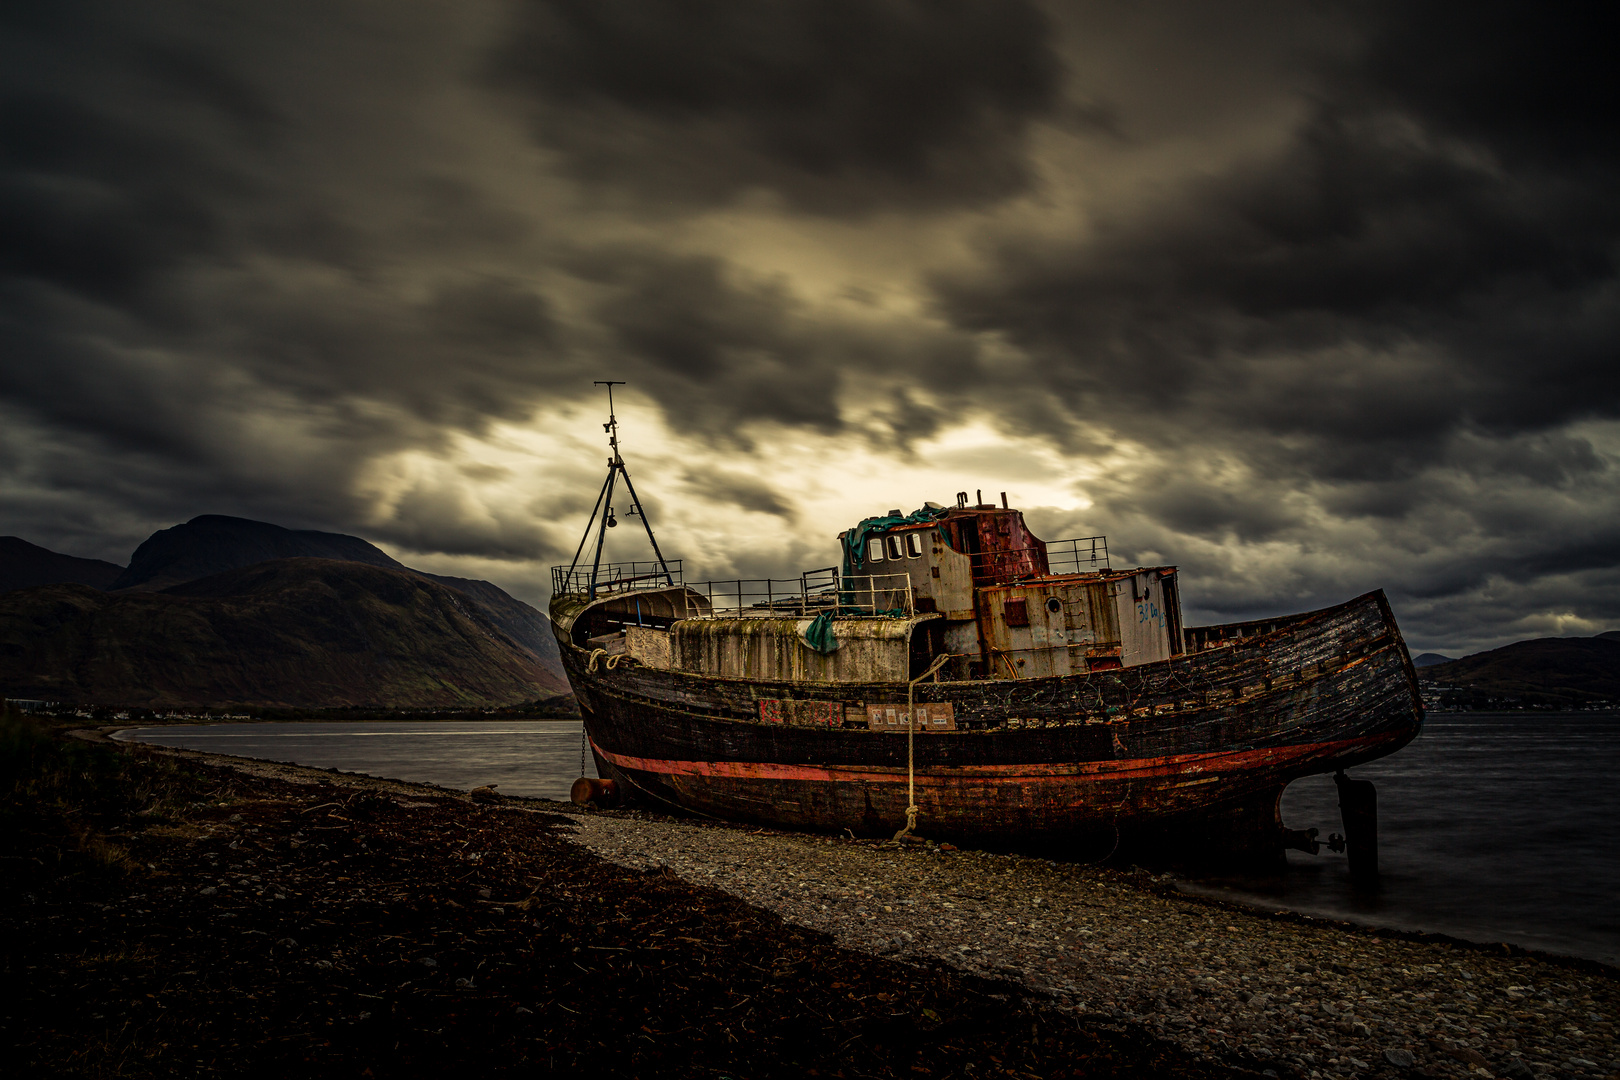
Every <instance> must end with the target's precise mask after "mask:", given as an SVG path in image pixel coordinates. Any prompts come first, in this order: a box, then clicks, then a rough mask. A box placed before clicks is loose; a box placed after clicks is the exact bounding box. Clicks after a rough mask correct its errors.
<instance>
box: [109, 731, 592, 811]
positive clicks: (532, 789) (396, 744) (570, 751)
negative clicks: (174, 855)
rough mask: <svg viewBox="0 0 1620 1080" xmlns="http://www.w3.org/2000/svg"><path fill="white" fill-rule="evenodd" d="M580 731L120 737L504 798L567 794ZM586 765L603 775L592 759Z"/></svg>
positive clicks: (575, 765)
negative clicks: (486, 791) (485, 788)
mask: <svg viewBox="0 0 1620 1080" xmlns="http://www.w3.org/2000/svg"><path fill="white" fill-rule="evenodd" d="M580 730H581V729H580V723H579V721H578V720H508V721H502V722H500V723H489V724H485V723H474V722H468V721H451V722H445V721H419V722H415V723H403V724H395V723H381V722H376V723H373V722H358V723H347V724H317V723H292V724H199V725H196V726H191V725H187V726H184V727H146V728H131V729H129V730H127V731H122V732H119V734H118V736H117V737H118V738H120V739H130V740H134V741H136V742H144V743H152V744H153V745H155V746H177V747H182V748H184V749H186V750H202V751H206V752H207V753H210V754H232V755H235V756H236V757H249V758H260V759H262V760H264V761H286V762H291V763H293V764H295V765H309V766H313V767H315V768H317V769H338V770H340V771H342V772H352V773H362V774H364V775H366V776H380V777H385V778H388V779H392V780H407V781H410V782H411V783H414V784H438V785H439V786H440V787H447V788H456V789H459V790H462V791H468V790H471V789H472V788H475V787H478V786H479V785H480V784H496V785H499V790H500V792H501V794H502V795H519V796H523V797H525V798H531V799H566V798H568V789H569V787H570V786H571V785H572V784H573V782H574V781H575V780H576V779H578V778H579V757H580V755H579V742H580ZM586 768H587V769H588V770H590V771H589V772H588V773H587V775H589V776H595V775H596V766H595V764H594V763H592V762H590V761H589V760H588V759H587V762H586Z"/></svg>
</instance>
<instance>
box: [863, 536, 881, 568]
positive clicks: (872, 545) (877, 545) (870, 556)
mask: <svg viewBox="0 0 1620 1080" xmlns="http://www.w3.org/2000/svg"><path fill="white" fill-rule="evenodd" d="M866 561H867V562H882V561H883V537H881V536H874V537H872V539H870V540H868V541H867V542H866Z"/></svg>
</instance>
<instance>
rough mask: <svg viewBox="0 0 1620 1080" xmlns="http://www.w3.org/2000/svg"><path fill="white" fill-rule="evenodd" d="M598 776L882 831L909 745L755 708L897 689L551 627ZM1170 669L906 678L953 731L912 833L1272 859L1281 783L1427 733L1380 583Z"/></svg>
mask: <svg viewBox="0 0 1620 1080" xmlns="http://www.w3.org/2000/svg"><path fill="white" fill-rule="evenodd" d="M556 629H557V635H558V639H559V643H560V645H561V650H562V655H563V661H564V664H565V666H566V667H567V670H568V676H569V679H570V681H571V682H572V684H573V686H574V689H575V692H576V695H577V696H578V698H579V701H580V705H581V709H582V712H583V715H584V719H585V728H586V732H587V733H588V735H589V738H590V742H591V746H592V749H593V751H594V752H595V756H596V761H597V767H598V769H599V770H600V772H601V773H602V775H603V776H608V777H611V778H613V779H614V780H616V781H617V782H618V783H619V784H620V786H621V787H622V788H623V789H625V790H626V791H627V792H629V793H631V794H632V795H633V796H634V797H637V798H640V799H644V800H650V801H653V802H656V803H662V804H665V805H667V806H670V807H677V808H680V809H683V810H687V811H690V812H693V813H697V814H701V815H705V816H709V817H715V818H723V819H727V820H734V821H746V822H755V823H759V824H762V825H770V826H775V827H781V828H792V829H807V830H820V831H827V832H841V831H843V830H846V829H847V830H851V831H853V832H855V833H856V834H860V835H881V834H885V833H893V832H894V831H895V830H897V829H898V828H900V827H901V826H902V825H903V824H904V823H905V818H906V807H907V805H908V768H907V736H906V735H905V733H904V732H898V733H897V732H891V731H869V730H863V729H858V728H852V727H791V726H784V725H782V724H773V723H764V722H761V721H760V719H759V716H760V710H759V705H758V702H759V700H760V699H762V698H774V699H799V700H819V701H841V702H844V703H845V704H846V705H848V704H851V703H852V702H853V701H856V700H858V701H859V702H860V703H861V704H864V705H868V706H869V705H875V704H887V705H900V706H902V707H903V706H904V705H905V703H906V685H905V684H904V683H890V684H860V685H849V684H845V685H828V684H809V683H768V682H760V681H753V680H743V679H726V678H713V677H704V676H698V675H691V674H685V673H681V672H676V671H665V670H657V669H653V668H649V667H643V666H639V665H635V664H620V665H618V666H617V667H616V668H614V669H612V670H608V669H606V668H605V667H601V666H599V667H597V668H596V669H595V670H591V669H590V668H591V664H590V654H589V653H588V652H587V651H586V650H584V649H581V648H579V647H577V646H575V645H574V644H573V643H572V642H571V640H570V638H569V634H568V632H567V628H566V627H564V626H560V625H559V626H557V627H556ZM1189 640H1190V641H1192V642H1194V643H1196V644H1199V645H1202V646H1204V647H1203V648H1201V649H1200V650H1199V651H1196V652H1190V653H1188V654H1186V655H1183V656H1178V657H1175V658H1173V659H1170V660H1166V661H1161V662H1158V663H1152V664H1144V665H1140V666H1137V667H1132V668H1125V669H1120V670H1114V671H1106V672H1094V673H1091V674H1086V675H1073V676H1062V677H1054V678H1042V679H1017V680H1013V679H1007V680H983V681H971V682H941V683H928V682H924V683H919V684H918V685H917V687H916V691H915V695H916V702H917V703H918V704H932V703H945V702H948V703H950V704H951V706H952V708H953V710H954V714H955V717H956V720H957V724H958V727H959V728H961V729H962V730H957V731H951V732H938V733H928V734H921V733H919V734H918V735H917V736H916V737H915V740H914V750H913V759H912V761H913V768H914V775H915V791H916V803H917V805H918V807H919V808H920V809H921V814H920V817H919V822H918V827H917V832H918V833H920V834H922V835H925V836H928V837H930V838H934V839H939V840H953V841H956V842H961V843H969V844H975V845H980V846H1003V847H1022V848H1030V847H1042V848H1046V849H1048V850H1052V851H1053V853H1062V854H1069V855H1075V854H1088V853H1091V854H1106V853H1108V852H1120V851H1131V852H1143V853H1147V854H1151V853H1154V852H1157V853H1159V854H1162V855H1163V856H1165V857H1167V858H1170V859H1185V858H1189V857H1191V858H1197V857H1198V856H1200V855H1202V856H1206V857H1209V858H1220V859H1224V858H1229V857H1231V856H1233V855H1250V856H1256V857H1269V856H1273V855H1276V854H1278V853H1280V851H1281V844H1282V839H1283V834H1282V830H1281V825H1280V822H1279V820H1278V816H1277V802H1278V799H1279V798H1280V796H1281V793H1282V789H1283V787H1284V786H1285V785H1287V783H1288V782H1289V781H1291V780H1294V779H1297V778H1299V777H1301V776H1306V775H1310V774H1313V773H1323V772H1331V771H1334V770H1337V769H1341V768H1347V767H1350V766H1353V765H1357V764H1360V763H1362V762H1366V761H1370V760H1373V759H1375V758H1378V757H1382V756H1383V755H1385V754H1389V753H1392V752H1393V751H1395V750H1397V749H1399V748H1400V747H1401V746H1404V745H1405V744H1406V743H1407V742H1409V741H1411V740H1412V739H1413V738H1414V737H1415V736H1416V735H1417V734H1418V732H1419V730H1420V728H1421V725H1422V705H1421V701H1420V698H1419V696H1418V690H1417V681H1416V673H1415V672H1414V670H1413V668H1412V665H1411V661H1410V659H1409V658H1408V656H1407V652H1406V647H1405V645H1404V643H1403V642H1402V641H1401V637H1400V632H1399V630H1398V629H1397V628H1396V625H1395V621H1394V618H1393V616H1392V615H1391V613H1390V610H1389V605H1388V603H1387V602H1386V601H1385V599H1384V596H1383V594H1382V593H1370V594H1368V595H1366V596H1362V597H1359V598H1357V599H1356V600H1352V601H1350V602H1348V603H1346V604H1341V605H1339V606H1337V607H1333V608H1328V609H1325V610H1322V611H1318V612H1312V613H1309V614H1306V615H1298V616H1292V617H1289V618H1286V619H1279V620H1270V621H1268V622H1267V623H1264V624H1233V626H1231V627H1207V628H1201V629H1200V630H1195V631H1190V632H1189Z"/></svg>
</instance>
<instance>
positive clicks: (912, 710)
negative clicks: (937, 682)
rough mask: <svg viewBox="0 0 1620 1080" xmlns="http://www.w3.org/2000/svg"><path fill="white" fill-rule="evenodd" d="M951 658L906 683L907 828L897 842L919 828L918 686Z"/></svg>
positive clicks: (939, 660)
mask: <svg viewBox="0 0 1620 1080" xmlns="http://www.w3.org/2000/svg"><path fill="white" fill-rule="evenodd" d="M950 658H951V654H950V653H941V654H940V655H939V656H936V657H935V658H934V662H933V664H932V665H930V666H929V668H928V670H927V671H925V672H923V673H922V674H921V675H919V676H917V677H916V678H915V679H912V680H911V681H910V682H908V683H906V802H907V804H908V805H907V806H906V827H905V828H903V829H901V830H900V831H899V832H897V833H895V834H894V838H895V839H896V840H898V839H900V838H901V837H902V836H906V835H908V834H909V833H910V832H911V830H912V829H915V828H916V827H917V813H918V811H917V759H916V739H917V706H916V704H915V702H916V696H917V684H918V683H920V682H922V681H923V680H924V679H926V678H928V676H930V675H932V674H933V673H934V672H936V671H938V670H939V669H940V668H942V667H944V666H945V661H947V660H949V659H950Z"/></svg>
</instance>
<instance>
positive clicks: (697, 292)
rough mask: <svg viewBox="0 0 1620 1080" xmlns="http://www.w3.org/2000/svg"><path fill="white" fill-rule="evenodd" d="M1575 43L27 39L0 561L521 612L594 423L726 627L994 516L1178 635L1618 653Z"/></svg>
mask: <svg viewBox="0 0 1620 1080" xmlns="http://www.w3.org/2000/svg"><path fill="white" fill-rule="evenodd" d="M1567 18H1568V17H1567V16H1561V15H1557V14H1549V13H1548V12H1546V11H1543V10H1540V9H1535V10H1532V9H1529V8H1522V9H1521V8H1518V7H1512V6H1507V5H1484V6H1476V7H1474V8H1470V9H1469V10H1468V11H1467V12H1462V13H1460V12H1457V11H1456V10H1455V9H1454V8H1445V9H1442V8H1441V7H1440V6H1438V5H1435V6H1422V5H1412V4H1389V5H1384V6H1380V5H1373V4H1355V5H1338V4H1317V5H1298V4H1287V3H1281V2H1278V3H1252V4H1243V5H1235V6H1234V5H1227V6H1223V7H1220V8H1210V7H1209V6H1208V5H1199V4H1180V5H1177V4H1147V5H1139V4H1132V5H1126V4H1118V3H1072V4H1057V3H1054V4H1034V3H1020V2H1015V0H997V2H994V3H991V2H984V3H974V2H966V0H956V2H920V0H919V2H904V0H889V2H878V0H874V2H865V0H863V2H859V3H857V2H839V0H832V2H829V0H817V2H811V0H797V2H792V0H785V2H778V3H759V4H747V5H735V4H720V3H714V2H704V0H685V2H680V3H676V2H668V3H665V2H657V0H635V2H622V3H609V2H589V3H587V2H583V0H484V2H476V0H474V2H462V3H457V4H449V3H429V2H425V0H397V2H392V3H387V4H382V3H371V2H358V0H350V2H346V3H345V2H341V0H340V2H324V3H321V4H307V3H305V4H301V3H287V4H280V5H274V6H272V7H268V8H267V7H265V6H264V5H250V4H245V3H242V4H230V3H223V4H222V3H211V4H201V3H178V2H176V3H153V4H144V5H139V6H138V7H131V6H129V5H123V4H113V3H110V2H108V3H97V2H71V0H62V2H60V3H53V4H50V5H12V6H10V7H9V8H7V9H6V10H5V11H4V12H3V13H0V25H3V26H4V27H5V32H4V36H3V38H0V50H3V52H0V55H3V59H4V63H3V64H0V93H3V95H4V97H3V101H0V234H3V240H0V484H3V491H4V498H3V502H0V531H3V532H6V533H14V534H16V535H20V536H22V537H24V538H25V539H28V540H31V541H34V542H36V543H42V544H44V545H46V546H49V547H53V548H56V549H58V550H63V551H67V552H69V553H71V554H77V555H85V556H95V557H102V558H110V559H115V560H118V561H122V560H124V559H125V558H127V556H128V554H129V551H130V550H131V549H132V548H133V547H134V545H135V544H136V543H138V542H139V541H140V540H141V539H143V538H144V537H145V536H146V535H147V534H148V533H150V532H151V531H153V530H154V529H157V528H162V527H166V526H168V525H172V524H174V523H176V522H178V521H183V520H186V519H188V518H190V517H193V516H195V515H197V514H201V513H226V514H237V515H241V516H246V517H253V518H258V519H262V520H269V521H274V522H277V523H280V524H284V525H288V526H293V527H314V528H324V529H334V530H339V531H346V532H353V533H357V534H359V535H362V536H365V537H367V538H368V539H371V540H374V541H376V542H378V543H381V544H382V545H384V546H385V547H387V548H389V549H390V550H391V551H392V552H394V553H395V554H396V555H398V556H399V557H401V558H402V559H404V560H405V561H407V562H409V563H411V564H413V565H418V566H422V567H424V568H426V569H431V570H435V571H439V572H449V573H456V574H463V575H470V576H475V577H486V578H489V579H491V580H494V581H496V582H497V583H500V584H502V585H505V586H507V587H509V588H512V589H513V590H514V591H515V592H517V593H518V594H519V595H522V596H524V597H525V598H526V599H530V600H531V601H536V602H542V601H543V599H544V593H545V590H546V588H547V587H548V580H549V579H548V575H547V567H548V566H549V565H550V564H551V563H552V562H553V561H557V560H559V559H563V560H566V557H567V556H568V555H569V554H571V553H572V550H573V547H574V544H575V543H576V542H577V540H578V535H579V530H580V528H581V527H582V526H583V523H584V518H585V515H586V514H587V513H588V512H589V508H590V504H591V502H592V501H593V499H594V497H595V494H596V491H597V488H598V486H599V485H600V483H601V479H602V470H603V466H604V464H605V455H606V448H605V445H604V443H603V440H602V438H601V428H600V422H601V419H602V417H601V416H600V414H601V413H602V412H603V409H602V407H601V401H600V392H599V391H596V390H595V389H594V388H593V387H592V386H591V382H592V380H593V379H600V378H617V379H626V380H628V381H629V383H630V386H629V388H628V390H627V391H626V393H625V395H624V402H625V404H624V407H623V409H622V410H621V415H622V417H623V419H624V420H625V423H626V428H625V447H626V453H627V456H628V459H629V462H630V466H631V469H632V474H633V476H634V477H635V479H636V480H637V484H638V489H639V490H641V492H642V494H643V497H644V498H645V499H646V501H647V503H648V504H649V508H650V511H651V513H652V514H653V515H654V517H653V520H654V523H655V525H657V526H658V528H659V533H660V540H661V542H662V543H663V544H664V545H665V547H666V550H668V551H669V552H670V553H671V554H673V555H676V556H680V557H684V558H685V559H686V560H687V565H688V568H689V570H691V571H695V572H697V573H700V574H703V575H708V574H713V575H715V576H734V575H750V574H753V575H764V574H776V575H779V576H787V575H791V574H795V573H797V571H798V570H799V569H801V568H806V567H812V566H820V565H825V564H827V563H829V562H831V561H833V557H834V553H835V548H834V543H833V538H834V536H835V534H836V533H837V532H838V531H839V530H840V529H841V528H844V527H845V526H847V525H849V524H851V523H853V522H854V521H855V520H858V519H859V518H860V517H863V516H867V515H869V514H872V513H879V512H882V511H885V510H888V509H890V508H892V507H901V508H904V509H907V510H909V509H913V508H915V507H916V506H918V505H920V504H921V503H922V502H923V501H924V500H930V499H931V500H935V501H939V502H948V501H950V500H951V498H952V497H953V495H954V493H955V492H956V491H958V490H962V489H967V490H969V491H970V492H971V491H973V490H975V489H981V488H982V489H983V490H984V491H985V493H986V497H987V498H990V497H995V496H996V495H999V493H1000V492H1001V491H1003V490H1005V491H1007V492H1008V494H1009V496H1010V497H1011V498H1012V499H1013V500H1015V502H1016V504H1017V505H1021V506H1023V507H1024V508H1025V509H1026V510H1027V512H1028V513H1029V516H1030V520H1031V523H1032V524H1033V525H1034V526H1035V528H1036V529H1037V531H1038V532H1039V533H1041V534H1042V535H1044V536H1047V537H1049V538H1052V539H1057V538H1060V537H1066V536H1073V535H1085V534H1090V533H1095V532H1104V533H1107V534H1108V535H1109V537H1110V540H1111V543H1112V546H1113V549H1114V551H1115V552H1116V553H1117V557H1116V562H1120V561H1123V560H1124V559H1125V558H1128V559H1129V560H1131V561H1136V560H1141V561H1155V562H1156V561H1164V562H1173V563H1178V564H1180V565H1181V566H1182V567H1183V568H1184V570H1185V572H1186V575H1187V580H1186V584H1185V588H1184V593H1185V596H1186V598H1187V603H1188V605H1189V608H1190V611H1189V615H1190V616H1191V617H1192V619H1193V620H1194V621H1201V620H1205V619H1217V618H1229V617H1241V616H1248V615H1258V614H1263V613H1268V612H1278V611H1285V610H1299V609H1301V608H1305V607H1310V606H1319V605H1322V604H1327V603H1331V602H1334V601H1337V600H1340V599H1344V598H1347V597H1349V596H1351V595H1354V594H1356V593H1358V592H1361V591H1363V590H1366V589H1369V588H1374V587H1384V588H1386V589H1387V590H1389V592H1390V595H1391V599H1392V601H1393V602H1394V605H1395V608H1396V612H1397V615H1398V616H1399V617H1400V619H1401V622H1402V625H1403V628H1404V629H1405V630H1406V632H1407V635H1408V639H1409V640H1410V641H1411V643H1412V644H1413V645H1414V646H1415V647H1417V648H1420V649H1426V648H1434V649H1439V650H1441V651H1447V652H1451V653H1453V654H1455V653H1460V652H1463V651H1470V650H1473V649H1477V648H1482V647H1488V646H1491V645H1495V644H1500V643H1503V642H1505V641H1509V640H1513V639H1516V638H1520V637H1527V636H1536V635H1544V634H1591V633H1595V632H1598V631H1602V630H1606V629H1610V628H1612V627H1614V626H1615V625H1616V623H1617V622H1620V619H1617V618H1616V616H1617V613H1620V498H1617V495H1620V491H1617V487H1620V481H1617V476H1620V473H1617V470H1616V462H1617V460H1620V422H1617V411H1620V393H1617V389H1620V387H1617V383H1620V364H1617V363H1616V351H1617V345H1620V295H1617V289H1616V274H1615V257H1616V241H1617V238H1620V203H1616V201H1615V199H1614V197H1613V192H1614V191H1615V190H1617V189H1620V185H1617V184H1616V179H1617V178H1616V175H1615V174H1616V171H1617V170H1616V159H1617V152H1616V145H1615V144H1616V138H1617V136H1616V131H1617V129H1616V128H1615V125H1614V122H1613V121H1614V116H1615V115H1616V101H1615V97H1616V94H1615V79H1616V76H1615V75H1614V74H1613V65H1612V64H1611V63H1610V62H1609V60H1608V58H1607V56H1606V55H1604V49H1603V45H1602V44H1601V43H1602V42H1604V41H1606V37H1605V35H1603V34H1602V33H1601V32H1599V31H1598V29H1597V28H1595V27H1582V26H1576V25H1570V24H1569V23H1568V22H1567V21H1563V20H1566V19H1567ZM992 492H994V493H995V495H992ZM624 505H625V504H624V503H623V502H622V500H621V505H620V509H621V511H622V510H623V509H624ZM625 523H626V524H632V525H633V524H634V523H633V522H625ZM613 539H614V542H615V544H616V545H618V546H619V549H620V550H619V552H618V554H620V555H621V557H635V556H639V555H640V554H641V552H640V550H639V549H636V548H635V546H634V544H633V543H632V541H633V539H634V538H633V536H631V535H630V534H629V531H628V530H626V529H623V528H621V529H618V530H616V531H615V534H614V536H613Z"/></svg>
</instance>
